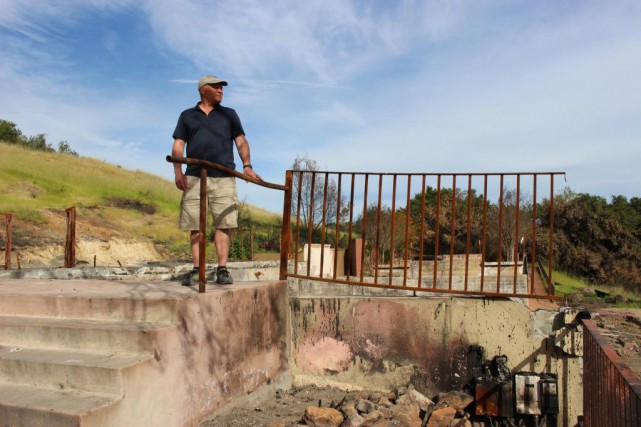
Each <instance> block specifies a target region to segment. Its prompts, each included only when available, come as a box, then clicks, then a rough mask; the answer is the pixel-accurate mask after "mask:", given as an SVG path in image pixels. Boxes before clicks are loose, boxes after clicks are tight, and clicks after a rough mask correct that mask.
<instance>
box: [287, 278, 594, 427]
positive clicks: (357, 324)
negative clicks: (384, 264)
mask: <svg viewBox="0 0 641 427" xmlns="http://www.w3.org/2000/svg"><path fill="white" fill-rule="evenodd" d="M291 290H292V286H290V291H291ZM290 306H291V313H292V314H291V316H292V356H291V366H292V374H293V375H294V382H295V383H298V384H302V383H310V382H311V383H323V384H333V385H339V386H343V387H346V388H350V387H354V386H356V387H362V388H366V389H373V388H377V389H390V388H393V387H395V386H399V385H405V384H408V383H412V384H414V386H415V387H416V388H417V389H418V390H419V391H421V392H424V393H425V394H427V395H428V396H434V395H436V394H437V393H439V392H445V391H450V390H459V389H461V387H462V386H463V385H464V384H466V383H468V382H469V381H470V380H471V379H472V368H471V366H472V364H473V363H477V362H478V361H477V360H475V356H476V353H474V352H471V351H470V350H471V349H472V348H474V346H482V347H484V348H485V349H486V351H487V358H488V359H491V358H493V357H494V356H496V355H506V356H508V358H509V367H510V369H511V371H512V372H513V373H514V372H518V371H530V372H537V373H538V372H543V371H544V372H550V373H555V374H557V375H558V376H559V392H560V394H561V396H560V405H561V411H562V413H561V415H560V416H559V420H560V421H559V425H563V426H574V425H575V424H576V420H577V416H578V415H579V414H580V413H582V391H581V390H582V388H581V387H582V385H581V375H582V372H581V369H582V363H581V362H582V360H581V359H580V358H577V357H571V356H568V355H566V354H564V353H563V352H562V351H560V350H559V349H558V348H556V347H554V345H553V340H552V339H550V335H551V334H552V333H553V325H554V321H555V318H558V315H557V314H555V313H552V312H544V311H540V312H537V313H534V314H533V313H531V312H530V311H529V310H528V309H527V308H526V307H525V306H524V305H523V304H522V303H521V302H519V301H508V300H490V299H472V298H434V297H431V298H429V297H427V298H424V297H422V298H411V297H386V298H380V297H321V296H305V295H300V294H299V295H291V294H290Z"/></svg>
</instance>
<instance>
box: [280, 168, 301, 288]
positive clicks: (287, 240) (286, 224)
mask: <svg viewBox="0 0 641 427" xmlns="http://www.w3.org/2000/svg"><path fill="white" fill-rule="evenodd" d="M293 182H294V173H293V172H292V171H291V170H288V171H286V172H285V187H286V188H287V189H286V190H285V193H284V195H283V227H282V228H281V232H280V271H279V274H278V278H279V279H280V280H285V279H287V262H288V260H289V256H288V254H287V252H288V251H289V248H290V247H291V245H292V242H291V236H292V233H291V231H292V230H291V227H292V224H291V220H292V218H291V216H292V188H293V187H292V184H293ZM299 189H300V187H299ZM296 252H297V251H296ZM296 252H295V253H296ZM295 263H296V261H294V264H295Z"/></svg>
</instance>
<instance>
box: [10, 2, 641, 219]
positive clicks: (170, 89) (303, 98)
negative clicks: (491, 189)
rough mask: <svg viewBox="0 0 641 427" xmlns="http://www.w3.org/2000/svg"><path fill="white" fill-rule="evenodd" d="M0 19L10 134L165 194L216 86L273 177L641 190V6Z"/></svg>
mask: <svg viewBox="0 0 641 427" xmlns="http://www.w3.org/2000/svg"><path fill="white" fill-rule="evenodd" d="M0 9H1V10H2V14H1V15H0V57H1V58H2V66H1V67H0V118H5V119H9V120H13V121H15V122H16V123H17V124H18V126H19V127H20V128H21V129H23V130H24V131H25V132H26V133H29V134H34V133H40V132H46V133H47V134H48V135H49V136H50V137H51V139H52V141H53V142H55V141H57V140H59V139H67V140H69V141H70V142H71V144H72V147H73V148H74V149H77V150H78V151H80V152H81V154H85V155H95V156H98V157H100V158H106V159H107V160H110V161H111V160H115V159H117V160H118V161H120V160H125V161H126V162H127V163H128V164H129V165H134V166H135V165H136V164H146V165H149V166H148V167H149V169H150V170H153V171H154V172H157V173H162V174H164V175H165V176H168V177H171V176H170V174H171V168H168V167H167V165H166V164H165V163H164V159H163V158H164V154H166V153H167V151H168V147H169V144H170V143H171V132H172V130H173V127H174V126H175V121H176V118H177V116H178V114H179V112H180V111H181V110H182V109H184V108H188V107H189V106H191V105H194V104H195V102H196V101H197V92H196V82H197V80H198V78H199V77H200V76H201V75H203V74H206V73H213V74H216V75H220V76H221V77H224V78H225V79H227V80H229V81H230V86H229V88H227V90H226V92H225V103H226V104H227V105H229V106H232V107H234V108H236V109H237V111H238V112H239V114H240V115H241V118H242V120H243V125H244V126H245V129H246V131H247V132H248V137H249V139H250V142H251V144H252V155H253V159H252V161H253V163H254V164H256V165H257V167H258V168H259V172H260V173H261V174H262V175H263V176H264V177H267V178H272V179H274V180H278V181H280V180H282V173H283V170H284V169H285V168H287V167H289V166H290V164H291V162H292V161H293V159H294V157H295V156H296V154H300V153H306V154H307V155H309V156H310V157H313V158H316V159H317V160H318V161H319V163H320V164H321V165H323V166H324V167H327V168H329V169H333V170H337V169H342V170H355V169H360V170H376V171H426V170H430V171H466V170H468V171H469V170H472V171H496V170H503V171H506V170H511V171H514V170H533V169H539V170H550V169H556V170H567V171H568V181H569V182H570V184H571V185H572V186H573V188H575V189H577V190H579V191H588V192H589V191H594V192H598V193H601V194H605V193H607V192H612V193H613V192H622V193H623V194H628V195H631V194H635V193H634V192H636V191H637V189H636V184H635V183H637V182H639V181H640V180H641V172H639V171H638V168H637V167H636V166H635V165H634V162H633V159H638V158H639V154H640V153H639V150H640V149H639V148H637V147H639V144H638V139H639V137H640V136H641V122H639V120H638V117H639V115H640V113H641V98H639V97H638V93H640V92H641V80H639V79H638V77H637V76H638V75H641V26H639V25H638V22H640V21H641V3H639V2H636V1H632V0H619V1H603V0H587V1H578V0H571V1H568V2H528V1H525V0H489V1H483V2H469V1H463V0H454V1H447V2H443V1H440V0H433V1H423V0H416V1H414V0H403V1H398V2H388V1H383V0H374V1H367V2H362V1H346V0H328V1H322V2H321V1H309V2H293V1H286V0H276V1H270V2H263V1H250V0H224V1H213V0H206V1H203V0H184V1H181V2H179V3H176V2H174V1H171V0H155V1H153V2H151V1H142V2H140V1H135V0H93V1H86V0H68V1H65V2H54V3H51V2H50V3H46V2H45V3H43V2H41V1H36V0H19V1H18V0H0ZM156 159H157V160H156ZM154 162H156V163H154ZM150 163H151V165H150ZM123 166H124V164H123ZM595 170H598V171H599V173H600V175H601V176H603V177H604V178H603V179H599V178H598V177H597V175H596V174H595ZM247 191H248V192H249V193H248V194H254V195H255V196H256V197H257V198H261V200H262V197H263V196H261V195H260V194H262V193H260V192H257V193H255V192H254V190H252V189H250V188H247ZM252 192H254V193H252ZM252 197H253V196H252ZM269 198H270V197H269V196H266V197H265V199H269ZM272 199H273V198H272ZM249 202H250V203H252V200H251V199H250V200H249ZM276 205H278V202H276ZM270 207H271V208H273V209H274V210H278V209H279V207H278V206H270Z"/></svg>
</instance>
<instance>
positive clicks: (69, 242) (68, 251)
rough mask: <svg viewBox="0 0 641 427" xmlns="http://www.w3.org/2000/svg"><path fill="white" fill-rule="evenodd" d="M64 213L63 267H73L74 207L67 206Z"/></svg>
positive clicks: (74, 245)
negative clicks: (65, 225) (65, 232)
mask: <svg viewBox="0 0 641 427" xmlns="http://www.w3.org/2000/svg"><path fill="white" fill-rule="evenodd" d="M66 213H67V235H66V239H65V268H73V267H75V266H76V207H75V206H73V207H70V208H67V210H66Z"/></svg>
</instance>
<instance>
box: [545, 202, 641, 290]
mask: <svg viewBox="0 0 641 427" xmlns="http://www.w3.org/2000/svg"><path fill="white" fill-rule="evenodd" d="M550 209H551V204H550V202H549V200H545V201H544V202H543V204H542V206H541V208H540V209H539V212H540V215H539V217H538V221H539V223H540V224H541V227H542V228H549V226H550V221H549V218H550ZM537 246H538V247H539V248H541V252H542V255H545V253H546V252H548V250H549V248H548V246H549V243H548V242H547V239H546V238H542V239H541V240H540V242H539V243H538V244H537ZM554 262H555V266H556V267H557V268H560V269H562V270H565V271H568V272H571V273H574V274H577V275H580V276H582V277H585V278H587V279H588V280H591V281H594V282H596V283H602V284H606V285H620V286H624V287H625V288H627V289H630V290H636V291H638V290H639V286H641V245H640V244H639V240H638V239H637V238H636V237H635V236H634V235H633V233H632V232H631V231H630V230H628V229H627V228H626V227H625V226H624V225H623V224H621V222H620V221H619V218H618V217H617V214H616V213H615V211H614V210H613V209H612V207H611V206H609V205H608V203H607V202H606V200H605V199H604V198H603V197H599V196H591V195H589V194H576V193H573V192H571V191H566V192H564V193H563V194H561V195H557V196H556V197H555V198H554Z"/></svg>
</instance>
